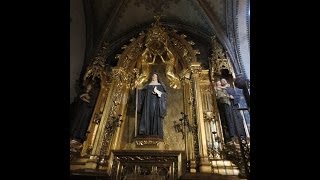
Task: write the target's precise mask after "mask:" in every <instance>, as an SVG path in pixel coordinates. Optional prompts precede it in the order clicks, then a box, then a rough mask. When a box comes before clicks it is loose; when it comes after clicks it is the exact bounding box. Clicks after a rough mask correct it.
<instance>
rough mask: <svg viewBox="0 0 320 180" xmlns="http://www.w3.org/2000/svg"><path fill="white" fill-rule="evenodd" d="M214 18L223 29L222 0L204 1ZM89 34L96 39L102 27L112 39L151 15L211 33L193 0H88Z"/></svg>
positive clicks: (146, 19)
mask: <svg viewBox="0 0 320 180" xmlns="http://www.w3.org/2000/svg"><path fill="white" fill-rule="evenodd" d="M204 2H206V3H207V4H206V5H208V7H209V9H210V11H211V12H212V14H214V16H215V17H216V19H217V21H216V22H215V23H216V24H217V26H221V29H226V19H225V17H226V15H225V14H226V3H225V0H204ZM89 4H90V6H91V13H92V20H93V26H94V28H93V29H94V30H93V36H94V41H95V42H96V41H97V40H98V39H99V38H100V36H101V34H103V32H104V31H105V30H106V28H107V27H106V26H107V25H108V24H112V29H110V31H108V39H115V38H117V37H119V36H121V35H123V34H125V33H126V32H128V31H130V30H131V29H132V28H134V27H137V26H141V25H145V24H150V23H151V22H152V21H153V16H154V15H156V14H161V15H162V18H161V20H162V21H168V22H178V23H180V24H188V25H191V26H193V27H196V28H199V29H201V30H203V31H207V32H208V33H213V29H212V27H210V20H209V19H208V18H207V17H206V15H205V13H204V11H203V10H202V8H201V5H200V4H199V2H198V1H197V0H90V1H89Z"/></svg>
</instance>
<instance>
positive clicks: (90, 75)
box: [83, 42, 108, 86]
mask: <svg viewBox="0 0 320 180" xmlns="http://www.w3.org/2000/svg"><path fill="white" fill-rule="evenodd" d="M107 45H108V44H107V43H106V42H104V43H103V45H102V47H101V49H100V50H99V52H98V53H97V55H96V56H95V57H94V58H93V60H92V61H91V63H90V65H89V66H88V67H87V70H86V73H85V75H84V78H83V85H84V86H87V85H88V84H89V82H90V81H96V80H97V79H100V80H101V83H105V80H106V71H105V63H106V53H107Z"/></svg>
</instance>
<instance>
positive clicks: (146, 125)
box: [137, 73, 167, 139]
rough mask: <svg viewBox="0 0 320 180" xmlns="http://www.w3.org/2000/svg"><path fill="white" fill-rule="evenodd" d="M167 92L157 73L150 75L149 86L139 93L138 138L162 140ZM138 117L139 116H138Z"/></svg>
mask: <svg viewBox="0 0 320 180" xmlns="http://www.w3.org/2000/svg"><path fill="white" fill-rule="evenodd" d="M166 98H167V90H166V87H165V85H164V84H163V83H162V82H161V81H159V75H158V74H157V73H153V74H152V80H151V82H150V83H149V84H147V85H146V86H145V87H143V88H142V89H141V90H140V91H139V96H138V107H137V111H138V113H139V114H140V121H139V119H138V122H139V124H138V136H140V137H156V138H161V139H163V119H164V117H165V116H166V112H167V104H166V103H167V99H166ZM138 117H139V116H138Z"/></svg>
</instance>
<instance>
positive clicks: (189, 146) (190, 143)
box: [183, 79, 197, 173]
mask: <svg viewBox="0 0 320 180" xmlns="http://www.w3.org/2000/svg"><path fill="white" fill-rule="evenodd" d="M183 87H184V88H183V96H184V97H183V98H184V100H185V101H184V111H185V114H187V115H188V123H189V124H190V125H191V126H193V125H194V122H193V118H192V117H193V110H192V97H191V96H192V94H191V92H192V87H191V84H190V80H188V79H184V81H183ZM184 128H189V127H184ZM190 130H191V131H187V130H186V129H184V132H186V137H185V143H186V146H185V147H186V158H187V162H188V163H189V167H190V172H191V173H196V172H197V171H196V167H197V165H196V160H195V159H196V158H195V152H194V150H195V149H194V137H193V133H194V130H193V129H190Z"/></svg>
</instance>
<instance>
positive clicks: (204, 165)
mask: <svg viewBox="0 0 320 180" xmlns="http://www.w3.org/2000/svg"><path fill="white" fill-rule="evenodd" d="M191 73H192V74H191V78H192V82H193V84H192V86H193V90H194V98H195V110H196V119H197V123H198V141H199V156H200V162H199V169H200V172H204V173H211V164H210V162H209V157H208V149H207V142H206V134H205V126H204V119H203V109H202V97H201V92H200V82H199V81H200V80H199V75H200V74H201V64H200V62H192V63H191Z"/></svg>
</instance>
